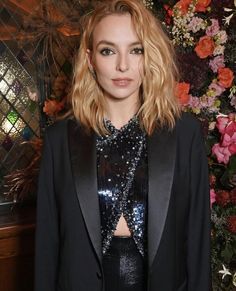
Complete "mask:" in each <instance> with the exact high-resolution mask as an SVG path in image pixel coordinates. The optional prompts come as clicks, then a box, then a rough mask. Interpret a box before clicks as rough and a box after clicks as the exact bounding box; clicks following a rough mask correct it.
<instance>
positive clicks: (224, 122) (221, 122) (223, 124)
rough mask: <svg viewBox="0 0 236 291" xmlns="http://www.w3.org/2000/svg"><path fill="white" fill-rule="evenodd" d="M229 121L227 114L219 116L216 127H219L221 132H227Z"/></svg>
mask: <svg viewBox="0 0 236 291" xmlns="http://www.w3.org/2000/svg"><path fill="white" fill-rule="evenodd" d="M228 122H229V118H228V117H227V116H219V117H218V118H217V122H216V127H217V128H218V130H219V132H220V133H221V134H224V133H225V129H226V126H227V124H228Z"/></svg>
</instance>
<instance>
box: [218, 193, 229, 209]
mask: <svg viewBox="0 0 236 291" xmlns="http://www.w3.org/2000/svg"><path fill="white" fill-rule="evenodd" d="M229 202H230V196H229V192H228V191H225V190H220V191H217V192H216V203H217V204H219V205H220V206H222V207H224V206H226V205H227V204H228V203H229Z"/></svg>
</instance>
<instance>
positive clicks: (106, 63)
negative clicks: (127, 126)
mask: <svg viewBox="0 0 236 291" xmlns="http://www.w3.org/2000/svg"><path fill="white" fill-rule="evenodd" d="M88 55H89V60H90V64H91V66H92V67H93V69H94V71H95V73H96V76H97V82H98V83H99V84H100V86H101V87H102V88H103V90H104V92H105V96H106V97H107V98H112V99H117V101H118V100H124V99H127V98H129V99H132V100H134V102H137V100H138V98H139V90H140V86H141V83H142V76H143V46H142V44H141V42H140V40H139V39H138V36H137V34H136V32H135V30H134V28H133V25H132V22H131V17H130V15H129V14H124V15H116V14H114V15H109V16H106V17H105V18H103V19H102V20H101V21H100V22H99V23H98V24H97V26H96V27H95V29H94V32H93V49H92V52H91V51H88Z"/></svg>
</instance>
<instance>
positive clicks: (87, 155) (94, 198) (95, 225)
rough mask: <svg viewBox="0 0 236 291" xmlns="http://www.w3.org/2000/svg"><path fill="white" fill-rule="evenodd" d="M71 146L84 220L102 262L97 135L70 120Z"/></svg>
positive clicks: (75, 178)
mask: <svg viewBox="0 0 236 291" xmlns="http://www.w3.org/2000/svg"><path fill="white" fill-rule="evenodd" d="M68 127H69V128H68V129H69V131H68V132H69V147H70V154H71V165H72V172H73V175H74V181H75V186H76V192H77V197H78V199H79V203H80V207H81V211H82V214H83V217H84V221H85V224H86V227H87V230H88V233H89V236H90V239H91V242H92V245H93V247H94V249H95V252H96V254H97V256H98V258H99V260H100V262H101V260H102V253H101V249H102V248H101V230H100V213H99V201H98V195H97V171H96V146H95V135H94V134H91V135H87V134H86V133H85V132H84V131H83V130H82V129H81V127H80V126H79V124H78V123H76V122H75V121H72V120H70V121H69V124H68Z"/></svg>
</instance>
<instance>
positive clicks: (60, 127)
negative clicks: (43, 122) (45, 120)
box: [45, 118, 70, 141]
mask: <svg viewBox="0 0 236 291" xmlns="http://www.w3.org/2000/svg"><path fill="white" fill-rule="evenodd" d="M69 122H70V119H68V118H67V119H63V120H59V121H56V122H55V123H53V124H52V125H50V126H49V127H48V128H47V129H46V130H45V134H46V135H47V136H48V138H49V139H52V140H54V141H55V140H61V139H65V137H66V136H67V131H68V123H69Z"/></svg>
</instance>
